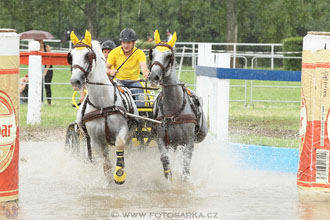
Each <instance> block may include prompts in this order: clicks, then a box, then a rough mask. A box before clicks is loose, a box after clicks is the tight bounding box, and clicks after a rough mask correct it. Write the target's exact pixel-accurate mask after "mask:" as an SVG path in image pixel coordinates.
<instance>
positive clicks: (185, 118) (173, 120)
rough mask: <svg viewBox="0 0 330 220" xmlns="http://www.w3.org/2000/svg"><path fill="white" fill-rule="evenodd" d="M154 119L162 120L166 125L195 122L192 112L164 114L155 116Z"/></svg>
mask: <svg viewBox="0 0 330 220" xmlns="http://www.w3.org/2000/svg"><path fill="white" fill-rule="evenodd" d="M156 120H158V121H164V123H166V124H167V125H168V124H170V125H173V124H185V123H194V124H197V120H196V116H195V115H193V114H188V115H178V116H175V115H165V116H160V117H157V118H156Z"/></svg>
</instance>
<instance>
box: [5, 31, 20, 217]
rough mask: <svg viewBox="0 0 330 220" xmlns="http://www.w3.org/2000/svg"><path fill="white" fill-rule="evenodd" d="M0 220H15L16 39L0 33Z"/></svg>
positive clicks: (16, 160)
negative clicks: (4, 218)
mask: <svg viewBox="0 0 330 220" xmlns="http://www.w3.org/2000/svg"><path fill="white" fill-rule="evenodd" d="M0 41H1V44H0V219H2V218H1V216H3V215H5V217H6V218H15V217H17V210H18V206H17V204H16V201H17V200H18V151H19V91H18V87H19V83H18V82H19V36H18V34H17V33H16V30H15V29H0Z"/></svg>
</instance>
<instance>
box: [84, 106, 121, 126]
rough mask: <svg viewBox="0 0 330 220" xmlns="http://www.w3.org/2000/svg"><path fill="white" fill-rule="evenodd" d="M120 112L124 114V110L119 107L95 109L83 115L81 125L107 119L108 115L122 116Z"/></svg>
mask: <svg viewBox="0 0 330 220" xmlns="http://www.w3.org/2000/svg"><path fill="white" fill-rule="evenodd" d="M122 112H124V113H125V112H126V109H125V108H123V107H121V106H109V107H106V108H104V109H97V110H94V111H91V112H88V113H87V114H85V115H83V118H82V121H83V123H86V122H88V121H91V120H94V119H97V118H102V117H107V116H108V115H115V114H122Z"/></svg>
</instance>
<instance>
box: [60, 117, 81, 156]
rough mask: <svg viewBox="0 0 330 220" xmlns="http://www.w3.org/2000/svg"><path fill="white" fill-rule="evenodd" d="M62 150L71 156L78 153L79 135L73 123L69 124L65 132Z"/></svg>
mask: <svg viewBox="0 0 330 220" xmlns="http://www.w3.org/2000/svg"><path fill="white" fill-rule="evenodd" d="M64 150H65V152H69V153H71V154H73V155H79V153H80V134H79V129H77V126H76V124H75V123H72V124H70V125H69V127H68V129H67V131H66V138H65V148H64Z"/></svg>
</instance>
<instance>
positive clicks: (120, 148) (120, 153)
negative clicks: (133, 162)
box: [113, 129, 128, 185]
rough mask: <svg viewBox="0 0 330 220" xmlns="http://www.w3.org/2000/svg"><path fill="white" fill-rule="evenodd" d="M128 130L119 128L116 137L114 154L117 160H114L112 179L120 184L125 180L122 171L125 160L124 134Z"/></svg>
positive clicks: (124, 174)
mask: <svg viewBox="0 0 330 220" xmlns="http://www.w3.org/2000/svg"><path fill="white" fill-rule="evenodd" d="M127 132H128V131H126V132H125V129H121V131H120V132H119V135H118V136H117V138H116V142H115V145H116V148H117V150H116V156H117V162H116V168H115V172H114V175H113V176H114V180H115V183H117V184H119V185H121V184H123V183H124V182H125V180H126V173H125V171H124V168H125V161H124V148H125V144H126V141H125V140H126V138H125V137H126V135H124V134H125V133H126V134H127Z"/></svg>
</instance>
